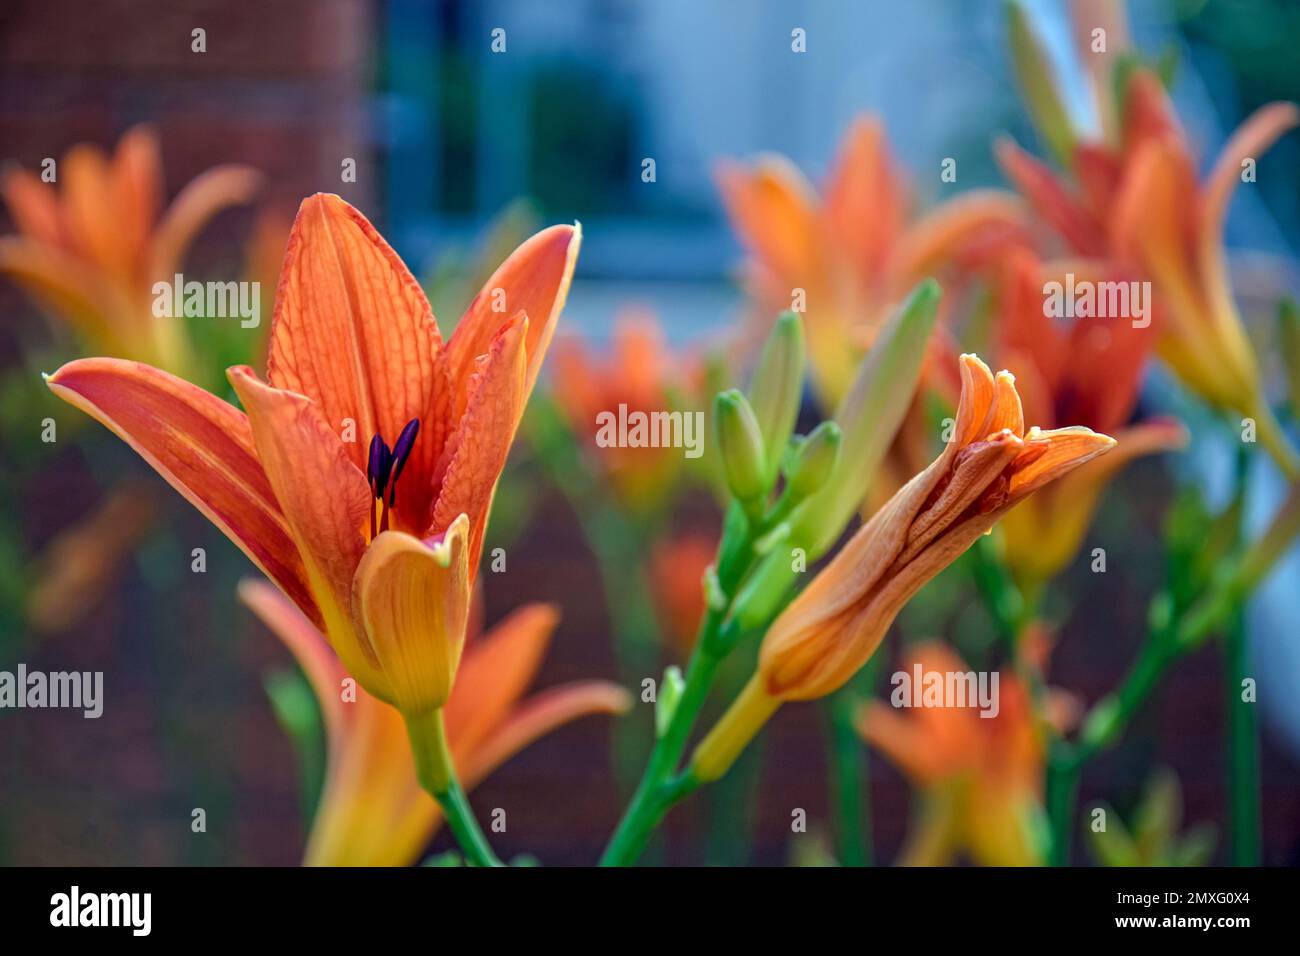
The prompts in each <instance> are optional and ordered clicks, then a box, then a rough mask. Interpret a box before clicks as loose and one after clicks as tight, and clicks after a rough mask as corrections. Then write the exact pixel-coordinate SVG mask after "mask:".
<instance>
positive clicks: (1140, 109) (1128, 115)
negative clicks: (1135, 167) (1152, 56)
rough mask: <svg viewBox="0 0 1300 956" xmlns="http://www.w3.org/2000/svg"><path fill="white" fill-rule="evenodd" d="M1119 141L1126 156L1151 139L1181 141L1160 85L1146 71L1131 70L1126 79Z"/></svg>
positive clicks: (1179, 132)
mask: <svg viewBox="0 0 1300 956" xmlns="http://www.w3.org/2000/svg"><path fill="white" fill-rule="evenodd" d="M1123 138H1124V142H1123V147H1124V151H1125V152H1126V153H1130V152H1132V151H1133V150H1135V149H1137V148H1139V147H1140V146H1142V145H1143V144H1144V143H1148V142H1150V141H1152V140H1157V139H1173V140H1177V141H1181V140H1182V138H1183V133H1182V130H1181V129H1180V128H1179V126H1178V122H1177V120H1176V119H1175V118H1174V110H1173V107H1172V106H1170V104H1169V97H1168V95H1167V94H1166V93H1165V87H1164V84H1163V83H1162V82H1161V81H1160V77H1158V76H1156V74H1155V73H1153V72H1152V71H1151V70H1149V69H1138V70H1135V71H1134V72H1133V74H1132V76H1130V77H1129V81H1128V88H1127V89H1126V90H1125V94H1124V130H1123Z"/></svg>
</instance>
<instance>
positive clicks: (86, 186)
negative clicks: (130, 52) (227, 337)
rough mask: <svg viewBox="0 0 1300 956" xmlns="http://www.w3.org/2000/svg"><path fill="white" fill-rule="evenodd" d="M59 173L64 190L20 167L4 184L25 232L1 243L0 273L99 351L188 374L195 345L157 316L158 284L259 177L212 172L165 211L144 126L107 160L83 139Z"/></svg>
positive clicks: (172, 322) (0, 190) (221, 169)
mask: <svg viewBox="0 0 1300 956" xmlns="http://www.w3.org/2000/svg"><path fill="white" fill-rule="evenodd" d="M58 169H59V177H58V178H59V181H60V182H62V184H63V187H62V190H61V191H60V190H58V189H56V187H55V186H54V185H52V184H49V183H45V182H42V181H41V178H40V177H39V176H37V175H36V174H35V173H32V172H30V171H28V170H24V169H12V170H9V171H7V172H6V173H5V174H4V177H3V179H0V194H3V196H4V200H5V204H6V205H7V206H8V207H9V213H10V215H11V216H12V217H13V220H14V223H15V225H16V226H17V227H18V231H19V235H18V236H9V237H5V238H4V239H0V272H4V273H7V274H9V275H11V276H13V278H14V279H15V280H16V281H17V282H18V283H19V284H20V285H22V286H23V288H24V289H26V290H27V291H28V292H29V293H30V294H31V295H32V297H33V298H34V299H36V300H37V301H38V302H39V303H41V305H43V306H44V307H45V308H46V309H47V310H48V311H49V312H50V313H52V314H53V315H54V316H56V317H57V318H59V319H61V320H63V321H66V322H67V323H68V324H69V325H71V326H72V327H73V328H74V329H76V331H77V332H78V334H80V335H81V336H82V337H83V338H84V339H85V341H86V342H87V343H88V344H90V345H91V346H92V347H94V348H96V349H98V350H101V351H104V352H107V353H109V354H111V355H117V356H121V357H124V358H133V359H138V360H140V361H144V362H149V363H151V364H154V365H158V366H160V367H162V368H165V369H167V370H168V371H171V372H174V373H176V374H178V375H184V374H186V373H187V372H188V371H189V368H190V364H191V359H192V356H191V354H190V345H189V342H188V340H187V339H186V337H185V334H184V332H183V327H182V325H181V324H180V322H179V321H178V320H176V319H162V318H157V317H155V316H154V314H153V312H152V309H151V302H152V300H153V298H154V296H153V291H152V289H153V285H154V283H155V282H159V281H167V282H171V281H172V277H173V276H174V275H175V273H177V272H179V271H180V266H181V261H182V257H183V256H184V255H185V251H186V249H188V248H189V246H190V244H191V243H192V242H193V241H194V238H195V236H197V235H198V233H199V231H200V230H201V229H202V228H203V226H204V225H206V224H207V222H208V221H209V220H210V219H211V218H212V217H213V216H214V215H216V214H217V213H218V212H220V211H221V210H222V209H223V208H225V207H226V206H229V205H232V204H236V203H244V202H247V201H248V200H249V199H251V198H252V196H253V194H254V193H255V192H256V190H257V189H258V187H259V185H260V184H261V176H260V174H259V173H257V172H256V171H255V170H253V169H250V168H248V167H246V166H236V165H225V166H217V167H214V168H212V169H209V170H208V171H207V172H205V173H203V174H202V175H201V176H199V177H198V178H196V179H194V180H193V181H192V182H190V184H189V185H187V186H186V187H185V188H184V189H183V190H181V192H180V194H179V195H178V196H177V197H176V199H175V201H174V202H173V203H172V204H171V206H170V207H168V208H167V209H166V211H163V208H162V207H163V198H164V191H163V173H162V157H161V153H160V150H159V147H158V137H157V136H156V134H155V133H154V132H153V130H152V129H151V128H149V127H147V126H136V127H134V128H132V129H130V130H128V131H127V132H126V133H125V134H124V135H123V136H122V138H121V140H119V142H118V144H117V149H116V151H115V152H114V153H113V155H112V157H109V156H106V155H105V154H104V151H103V150H101V149H100V148H99V147H98V146H95V145H92V144H90V143H79V144H78V145H76V146H73V147H72V149H70V150H69V151H68V153H67V155H65V156H64V157H63V159H62V161H61V162H60V164H59V167H58Z"/></svg>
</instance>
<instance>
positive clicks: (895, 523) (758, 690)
mask: <svg viewBox="0 0 1300 956" xmlns="http://www.w3.org/2000/svg"><path fill="white" fill-rule="evenodd" d="M961 376H962V391H961V401H960V404H959V406H958V411H957V420H956V423H955V428H954V432H953V437H952V440H951V441H950V442H949V443H948V447H947V448H945V449H944V451H943V453H942V454H941V455H940V456H939V457H938V458H937V459H935V461H934V463H933V464H931V465H930V467H929V468H927V469H925V471H923V472H921V473H920V474H919V475H917V476H916V477H915V478H913V479H912V480H911V481H909V482H908V483H907V484H906V485H904V486H903V487H902V488H901V489H899V491H898V492H897V493H896V494H895V495H894V496H893V498H891V499H890V500H889V502H888V503H887V504H886V505H885V506H884V507H883V508H881V510H880V511H878V512H877V513H876V515H875V516H874V517H873V518H872V519H871V520H870V521H868V522H867V523H866V524H865V525H863V527H862V528H861V529H860V530H859V531H858V532H857V534H855V535H854V536H853V538H852V539H851V540H850V541H849V543H848V544H847V545H845V546H844V548H843V549H842V550H841V551H840V552H839V554H837V555H836V556H835V559H834V560H833V561H831V563H830V564H829V565H827V566H826V568H825V569H824V570H823V571H822V572H821V573H820V574H818V575H817V577H816V578H814V579H813V581H812V583H811V584H810V585H809V586H808V587H807V588H805V589H804V591H803V592H802V593H801V594H800V595H799V596H798V597H797V598H796V599H795V600H794V601H793V602H792V603H791V604H790V606H789V607H788V608H787V609H786V610H785V612H784V613H783V614H782V615H781V616H780V617H779V618H777V619H776V622H775V623H774V624H773V625H772V627H771V629H770V630H769V631H768V633H767V637H766V638H765V639H764V640H763V647H762V650H761V652H760V654H759V664H758V671H757V673H756V674H755V675H754V677H753V679H751V681H750V683H749V685H748V686H747V687H746V688H745V691H744V693H742V694H741V695H740V697H739V698H737V700H736V702H735V704H733V705H732V707H731V709H730V710H728V712H727V713H726V714H725V715H724V716H723V717H722V719H721V720H720V721H719V722H718V724H717V726H716V727H715V728H714V729H713V731H712V732H711V733H710V734H709V735H708V737H706V738H705V739H704V740H703V741H702V742H701V744H700V747H699V749H698V750H697V751H696V756H695V758H694V759H693V761H692V766H693V767H694V769H695V772H696V774H697V776H699V777H700V779H702V780H709V779H715V778H716V777H717V776H719V775H720V774H721V773H723V772H724V771H725V770H726V768H727V766H729V765H730V762H731V760H733V759H734V758H735V756H736V755H737V754H738V753H739V752H740V750H741V749H743V747H744V745H745V743H747V742H748V741H749V739H750V738H752V737H753V735H754V734H755V733H757V731H758V729H759V728H760V727H761V726H762V724H763V723H764V722H765V721H766V720H767V718H768V717H770V716H771V714H772V713H773V712H774V711H775V710H776V708H777V706H779V704H780V703H781V702H783V701H787V700H811V699H813V698H817V697H822V696H824V695H826V694H829V693H831V692H832V691H835V690H837V689H838V688H840V687H841V686H843V684H844V683H845V681H847V680H848V679H849V678H850V677H852V676H853V674H854V673H855V672H856V671H857V670H858V669H859V668H861V667H862V665H863V664H865V663H866V662H867V660H868V659H869V658H870V657H871V655H872V654H873V653H875V650H876V648H877V647H879V646H880V641H881V639H882V638H883V637H884V636H885V632H886V631H887V630H888V629H889V626H890V624H892V623H893V621H894V617H895V616H896V615H897V614H898V612H899V610H901V609H902V607H903V605H904V604H906V603H907V602H908V601H909V600H910V599H911V597H912V596H913V595H914V594H916V592H917V591H919V590H920V589H921V587H922V585H924V584H925V583H926V582H927V581H929V580H930V579H931V578H933V577H934V576H935V575H937V574H938V573H939V572H940V571H942V570H943V569H944V568H946V567H947V566H948V565H950V564H951V563H952V562H953V561H955V560H956V559H957V557H958V556H960V555H961V554H962V552H964V551H965V550H966V549H967V548H968V547H970V546H971V545H972V544H973V543H974V542H975V541H976V539H978V538H979V537H980V535H982V534H984V533H985V532H987V531H988V530H989V529H990V528H992V527H993V525H994V523H995V522H996V521H997V520H998V519H999V518H1000V517H1002V515H1004V514H1006V513H1007V511H1008V510H1010V509H1011V508H1013V507H1015V506H1016V505H1017V504H1019V503H1020V502H1021V501H1022V500H1024V498H1025V497H1026V496H1027V495H1030V494H1032V493H1033V492H1034V491H1036V490H1037V489H1039V488H1041V487H1042V486H1043V485H1045V484H1047V483H1048V482H1050V481H1053V480H1054V479H1056V478H1059V477H1061V476H1062V475H1064V474H1066V473H1067V472H1069V471H1071V470H1073V469H1074V468H1077V467H1078V466H1079V465H1081V464H1083V463H1084V462H1086V461H1088V460H1090V459H1092V458H1095V457H1096V456H1097V455H1100V454H1102V453H1104V452H1106V451H1108V450H1110V448H1111V447H1113V446H1114V444H1115V440H1114V439H1113V438H1111V437H1109V436H1107V435H1099V434H1097V433H1096V432H1093V431H1092V430H1090V429H1087V428H1079V427H1075V428H1058V429H1053V430H1051V431H1043V430H1041V429H1039V428H1036V427H1035V428H1030V429H1029V430H1028V431H1026V430H1025V422H1024V413H1023V411H1022V410H1021V405H1020V396H1019V395H1018V394H1017V393H1016V387H1015V379H1014V378H1013V377H1012V375H1011V373H1010V372H999V373H998V374H997V376H996V377H995V376H994V375H993V373H992V372H990V371H989V368H988V366H987V365H985V364H984V363H983V362H981V361H980V360H979V358H978V357H976V356H974V355H963V356H962V357H961Z"/></svg>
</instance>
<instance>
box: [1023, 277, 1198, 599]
mask: <svg viewBox="0 0 1300 956" xmlns="http://www.w3.org/2000/svg"><path fill="white" fill-rule="evenodd" d="M1067 270H1068V271H1069V272H1071V273H1073V274H1075V275H1077V276H1078V277H1079V278H1081V279H1085V280H1086V281H1094V282H1095V281H1105V280H1106V279H1108V278H1109V277H1108V276H1107V275H1106V274H1105V272H1104V269H1103V268H1101V267H1099V266H1097V265H1096V264H1094V263H1089V262H1072V263H1065V264H1062V263H1051V264H1044V263H1040V262H1039V261H1038V260H1037V259H1036V258H1035V257H1034V256H1033V255H1031V254H1029V253H1027V252H1022V253H1020V254H1017V255H1014V256H1011V257H1008V260H1007V262H1006V271H1005V274H1004V276H1003V281H1002V284H1001V301H1000V302H999V303H998V315H999V317H1000V318H999V323H998V336H999V358H1000V359H1001V362H1002V364H1003V365H1005V366H1006V367H1007V368H1009V369H1011V370H1012V371H1013V372H1014V373H1015V376H1016V391H1017V392H1018V393H1019V395H1020V400H1021V403H1022V405H1023V407H1024V412H1025V418H1026V419H1027V420H1029V421H1035V422H1039V423H1040V424H1041V425H1042V426H1043V427H1053V426H1055V425H1057V424H1058V423H1064V422H1070V423H1073V424H1078V425H1086V426H1088V427H1089V428H1092V429H1094V430H1096V431H1098V432H1103V433H1105V434H1108V435H1112V436H1114V438H1115V441H1116V443H1117V444H1116V446H1115V448H1114V450H1113V451H1111V452H1110V453H1109V454H1107V455H1105V456H1103V457H1101V458H1098V459H1096V460H1095V461H1091V462H1088V463H1087V464H1084V465H1082V466H1080V467H1079V468H1076V469H1075V470H1074V471H1072V472H1070V473H1069V474H1067V475H1064V476H1062V477H1061V478H1060V479H1059V480H1057V481H1054V482H1052V483H1051V484H1050V485H1048V486H1047V487H1045V488H1043V489H1041V490H1040V491H1039V492H1038V493H1037V494H1035V495H1032V496H1030V497H1029V498H1027V499H1025V501H1024V502H1022V503H1021V504H1020V505H1019V506H1017V507H1016V508H1013V509H1012V510H1011V511H1009V512H1008V513H1007V515H1006V517H1004V518H1003V519H1002V524H1001V528H1002V537H1003V543H1004V552H1005V553H1004V557H1005V560H1006V564H1007V567H1008V569H1009V570H1010V571H1011V573H1012V575H1013V576H1014V577H1015V579H1016V583H1017V584H1018V585H1020V587H1021V588H1022V589H1025V590H1026V591H1028V592H1031V593H1032V592H1033V591H1036V590H1038V589H1039V588H1040V587H1041V585H1042V584H1044V583H1045V582H1046V581H1048V580H1050V579H1051V578H1053V577H1055V576H1056V575H1057V574H1058V573H1059V572H1060V571H1061V570H1062V568H1064V567H1065V566H1066V565H1067V564H1069V562H1070V561H1071V559H1073V557H1074V555H1075V554H1076V553H1077V552H1078V550H1079V545H1080V543H1081V542H1082V541H1083V536H1084V534H1085V533H1086V532H1087V530H1088V526H1089V525H1090V524H1091V523H1092V516H1093V513H1094V512H1095V511H1096V508H1097V503H1098V501H1099V500H1100V498H1101V494H1102V492H1103V491H1104V490H1105V488H1106V485H1107V483H1109V481H1110V480H1111V479H1112V478H1113V477H1114V476H1115V475H1116V474H1117V473H1118V472H1119V471H1120V469H1122V468H1123V467H1124V466H1125V465H1127V464H1128V463H1129V462H1130V461H1132V460H1133V459H1134V458H1138V457H1141V456H1143V455H1150V454H1155V453H1158V452H1162V451H1168V450H1172V449H1175V448H1181V447H1182V446H1183V445H1184V444H1186V441H1187V433H1186V430H1185V429H1184V428H1183V426H1182V425H1181V424H1180V423H1179V422H1177V421H1174V420H1173V419H1169V418H1156V419H1152V420H1149V421H1144V422H1138V423H1136V424H1133V425H1129V424H1128V421H1129V419H1130V418H1131V416H1132V414H1133V408H1134V406H1135V405H1136V403H1137V398H1138V391H1139V387H1140V385H1141V377H1142V370H1143V366H1144V365H1145V364H1146V359H1147V356H1148V355H1149V353H1150V351H1151V347H1152V345H1153V339H1152V336H1151V334H1150V330H1149V329H1146V328H1142V327H1135V326H1134V325H1133V323H1131V322H1126V321H1123V320H1117V319H1111V318H1099V317H1097V316H1091V317H1084V318H1076V319H1073V320H1072V321H1071V324H1070V325H1069V326H1068V327H1061V326H1060V325H1059V324H1058V322H1057V321H1055V320H1053V319H1052V318H1051V317H1049V316H1046V315H1044V314H1043V312H1044V310H1043V288H1044V283H1046V282H1048V281H1053V280H1054V281H1063V279H1062V274H1063V273H1064V272H1065V271H1067Z"/></svg>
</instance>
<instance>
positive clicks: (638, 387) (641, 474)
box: [551, 310, 694, 510]
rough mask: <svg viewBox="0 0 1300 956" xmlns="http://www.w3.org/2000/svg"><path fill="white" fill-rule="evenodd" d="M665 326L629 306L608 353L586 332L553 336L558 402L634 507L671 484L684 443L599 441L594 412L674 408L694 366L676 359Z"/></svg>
mask: <svg viewBox="0 0 1300 956" xmlns="http://www.w3.org/2000/svg"><path fill="white" fill-rule="evenodd" d="M673 364H674V359H673V357H672V356H671V355H670V354H669V352H668V349H667V348H666V347H665V345H664V340H663V330H662V329H661V328H660V325H659V322H658V321H657V320H656V319H655V317H654V316H653V315H652V314H650V313H647V312H642V311H639V310H628V311H626V312H624V313H623V314H622V315H621V316H619V317H618V320H617V321H616V323H615V326H614V336H613V342H612V348H611V351H610V354H609V355H608V356H607V357H606V358H604V359H603V360H601V359H598V358H596V357H594V356H592V355H591V353H590V352H589V351H588V350H587V347H586V346H585V345H584V344H583V342H582V340H581V339H579V338H577V337H574V336H570V337H566V338H563V339H561V340H560V341H559V342H557V343H556V346H555V356H554V357H553V358H552V359H551V366H552V372H551V382H552V384H551V391H552V393H553V394H554V396H555V400H556V403H557V404H558V405H559V407H560V409H561V411H563V412H564V415H565V417H566V418H567V419H568V422H569V427H570V428H572V429H573V432H574V434H575V435H577V436H578V437H579V438H580V439H581V440H582V441H583V442H584V444H585V445H587V446H588V450H589V454H590V457H591V458H592V460H593V461H594V462H595V463H596V465H597V467H598V468H599V469H600V470H601V471H602V472H603V473H604V475H605V477H606V479H607V480H608V482H609V484H610V487H611V488H612V489H613V491H614V493H615V494H616V495H617V496H618V498H619V499H620V500H621V501H623V502H624V503H625V504H627V505H629V506H630V507H632V508H633V509H634V510H645V509H649V508H652V507H653V506H654V505H655V504H657V503H658V502H659V501H661V500H662V498H663V496H664V494H665V493H666V492H667V491H668V490H669V489H670V488H671V487H672V484H673V482H674V480H675V479H676V477H677V475H678V473H679V472H680V471H681V468H682V461H683V458H682V452H681V449H680V448H670V447H658V448H655V447H639V448H634V447H625V446H622V445H610V446H608V447H599V446H597V444H596V440H597V433H598V430H599V429H598V424H597V416H598V415H601V414H602V413H611V414H614V415H618V414H619V408H620V406H626V407H627V411H628V413H629V414H630V413H633V412H641V413H644V414H646V415H650V414H653V413H654V412H667V411H672V410H673V409H674V406H675V404H676V402H675V399H674V394H673V393H674V391H680V390H681V389H684V388H686V387H688V386H689V383H688V382H687V381H683V380H682V379H685V378H689V377H691V375H693V374H694V373H693V371H691V370H685V371H683V370H681V369H677V368H674V367H673Z"/></svg>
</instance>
